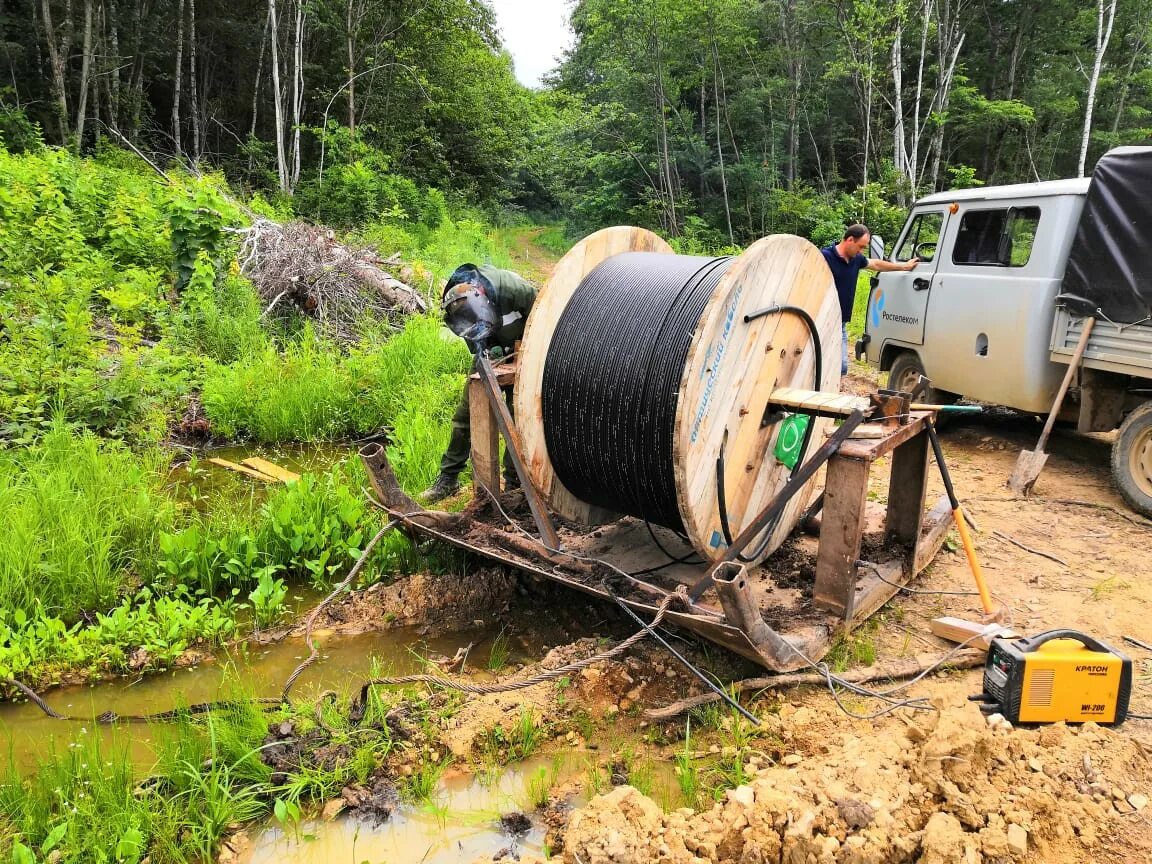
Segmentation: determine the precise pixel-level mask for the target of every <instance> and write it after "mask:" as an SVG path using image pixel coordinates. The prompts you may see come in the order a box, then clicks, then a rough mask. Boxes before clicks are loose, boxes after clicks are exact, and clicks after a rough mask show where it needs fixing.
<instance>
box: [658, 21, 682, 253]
mask: <svg viewBox="0 0 1152 864" xmlns="http://www.w3.org/2000/svg"><path fill="white" fill-rule="evenodd" d="M652 44H653V52H652V57H653V60H654V62H655V76H656V77H655V97H656V136H657V146H658V147H659V153H660V157H659V158H660V169H661V172H660V173H661V176H662V179H663V185H664V192H665V195H666V197H665V203H664V218H663V220H662V221H663V222H664V228H665V230H666V231H668V233H669V234H672V235H673V236H675V235H676V234H678V233H679V227H680V222H679V219H678V218H677V215H676V189H675V186H674V185H673V181H672V158H671V155H670V152H669V147H668V116H667V110H666V102H665V96H664V62H663V58H662V56H661V53H660V34H659V32H658V31H657V29H656V22H655V21H654V22H653V29H652Z"/></svg>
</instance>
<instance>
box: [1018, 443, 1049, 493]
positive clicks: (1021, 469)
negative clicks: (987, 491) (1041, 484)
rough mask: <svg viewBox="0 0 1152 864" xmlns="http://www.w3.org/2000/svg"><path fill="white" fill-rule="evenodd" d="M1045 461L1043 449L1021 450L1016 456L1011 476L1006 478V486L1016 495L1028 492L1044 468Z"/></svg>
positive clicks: (1045, 454) (1045, 455) (1046, 455)
mask: <svg viewBox="0 0 1152 864" xmlns="http://www.w3.org/2000/svg"><path fill="white" fill-rule="evenodd" d="M1047 461H1048V454H1047V453H1045V452H1044V451H1043V450H1022V451H1021V452H1020V455H1019V456H1018V457H1017V458H1016V467H1015V469H1013V471H1012V476H1011V477H1009V478H1008V488H1009V489H1011V490H1012V491H1013V492H1015V493H1016V494H1017V495H1027V494H1028V493H1030V492H1031V491H1032V485H1033V484H1034V483H1035V482H1036V478H1037V477H1039V476H1040V472H1041V471H1043V470H1044V463H1045V462H1047Z"/></svg>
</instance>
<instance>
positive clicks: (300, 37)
mask: <svg viewBox="0 0 1152 864" xmlns="http://www.w3.org/2000/svg"><path fill="white" fill-rule="evenodd" d="M303 114H304V2H303V0H296V29H295V37H294V39H293V41H292V171H291V176H290V178H289V186H290V187H291V189H290V190H289V191H292V190H294V189H295V188H296V185H297V184H298V183H299V182H300V124H301V123H302V122H303Z"/></svg>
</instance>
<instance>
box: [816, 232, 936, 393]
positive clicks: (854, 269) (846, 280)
mask: <svg viewBox="0 0 1152 864" xmlns="http://www.w3.org/2000/svg"><path fill="white" fill-rule="evenodd" d="M871 244H872V232H871V231H869V230H868V226H867V225H860V224H856V225H849V226H848V227H847V228H846V229H845V230H844V237H843V239H842V240H841V241H840V242H839V243H835V244H833V245H831V246H825V247H824V248H823V249H821V250H820V251H821V252H822V253H823V254H824V260H825V261H827V262H828V269H829V270H831V271H832V280H833V281H834V282H835V283H836V293H837V294H838V295H839V297H840V320H841V321H843V322H844V327H843V334H844V342H843V350H842V352H841V359H840V374H841V375H847V374H848V322H849V321H851V320H852V306H853V305H854V304H855V302H856V280H857V277H858V276H859V275H860V271H861V270H874V271H876V272H877V273H888V272H890V271H892V270H914V269H915V268H916V265H917V264H919V263H920V259H919V258H912V259H911V260H909V261H905V262H904V263H902V264H893V263H892V262H891V261H885V260H884V259H883V258H865V257H864V254H863V253H864V251H865V250H866V249H868V248H869V246H870V245H871Z"/></svg>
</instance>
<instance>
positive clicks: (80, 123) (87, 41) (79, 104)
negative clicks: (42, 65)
mask: <svg viewBox="0 0 1152 864" xmlns="http://www.w3.org/2000/svg"><path fill="white" fill-rule="evenodd" d="M91 74H92V0H84V55H83V59H82V60H81V62H80V98H79V99H77V100H76V124H75V126H76V138H75V141H74V143H73V146H72V149H73V151H74V152H76V153H79V152H80V146H81V144H83V143H84V121H85V120H86V119H87V115H88V89H89V85H90V84H91V80H92V79H91Z"/></svg>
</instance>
